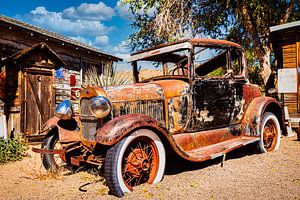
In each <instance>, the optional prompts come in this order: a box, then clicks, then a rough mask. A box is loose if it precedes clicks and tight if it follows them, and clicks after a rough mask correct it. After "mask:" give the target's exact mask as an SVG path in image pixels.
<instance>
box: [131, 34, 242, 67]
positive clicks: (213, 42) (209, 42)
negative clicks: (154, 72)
mask: <svg viewBox="0 0 300 200" xmlns="http://www.w3.org/2000/svg"><path fill="white" fill-rule="evenodd" d="M188 42H189V43H191V44H192V45H203V46H214V47H235V48H242V46H241V45H239V44H237V43H234V42H230V41H226V40H217V39H208V38H193V39H184V40H179V41H178V42H170V43H166V44H161V45H157V46H155V47H152V48H148V49H145V50H142V51H138V52H135V53H132V54H131V57H132V59H129V61H128V62H131V61H133V60H136V59H137V58H138V59H141V58H144V57H143V56H141V57H137V56H136V57H133V56H135V55H138V54H141V55H148V54H146V52H149V51H150V52H153V53H152V54H154V53H156V54H158V52H157V50H158V49H160V48H165V47H168V46H172V45H173V46H176V44H182V43H183V44H185V43H188ZM178 47H180V46H178ZM184 47H185V46H184ZM187 47H188V46H187ZM187 47H185V48H187ZM182 48H183V47H182ZM178 49H179V48H177V50H178ZM174 50H176V49H174Z"/></svg>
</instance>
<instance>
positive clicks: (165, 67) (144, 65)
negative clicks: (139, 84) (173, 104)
mask: <svg viewBox="0 0 300 200" xmlns="http://www.w3.org/2000/svg"><path fill="white" fill-rule="evenodd" d="M188 55H189V53H188V50H185V49H181V50H178V51H173V52H168V53H165V54H158V55H155V56H152V57H148V58H146V59H144V60H138V61H137V70H138V74H139V81H145V80H147V79H150V78H155V77H161V76H171V77H172V76H174V77H175V76H176V77H178V76H182V77H188Z"/></svg>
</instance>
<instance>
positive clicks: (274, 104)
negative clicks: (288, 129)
mask: <svg viewBox="0 0 300 200" xmlns="http://www.w3.org/2000/svg"><path fill="white" fill-rule="evenodd" d="M265 112H272V113H274V114H275V115H276V117H277V118H278V120H279V123H280V126H281V128H282V129H283V126H284V124H283V121H284V120H283V114H282V108H281V105H280V103H279V102H278V101H277V100H276V99H274V98H272V97H256V98H255V99H253V100H252V101H251V102H250V104H249V106H248V107H247V110H246V112H245V114H244V116H243V119H242V134H243V135H246V136H257V137H258V136H260V127H261V122H262V118H263V115H264V113H265Z"/></svg>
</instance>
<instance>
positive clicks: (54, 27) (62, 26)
mask: <svg viewBox="0 0 300 200" xmlns="http://www.w3.org/2000/svg"><path fill="white" fill-rule="evenodd" d="M29 16H30V18H31V19H30V20H31V21H32V22H33V23H34V24H35V25H38V26H41V27H43V28H46V29H49V30H51V31H55V32H59V33H67V34H72V35H99V34H101V35H102V34H107V33H108V32H109V31H110V30H112V29H113V27H107V26H105V25H104V24H102V23H101V22H100V21H91V20H83V19H75V20H70V19H66V18H64V17H63V15H62V13H61V12H50V11H47V10H46V8H45V7H36V8H35V9H34V10H32V11H30V15H29Z"/></svg>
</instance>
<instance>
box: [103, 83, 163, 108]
mask: <svg viewBox="0 0 300 200" xmlns="http://www.w3.org/2000/svg"><path fill="white" fill-rule="evenodd" d="M106 93H107V97H108V98H109V100H110V101H111V102H112V103H114V102H120V101H127V102H130V101H144V100H163V99H164V92H163V88H162V87H160V86H159V85H157V84H153V83H136V84H132V85H122V86H110V87H107V88H106Z"/></svg>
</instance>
